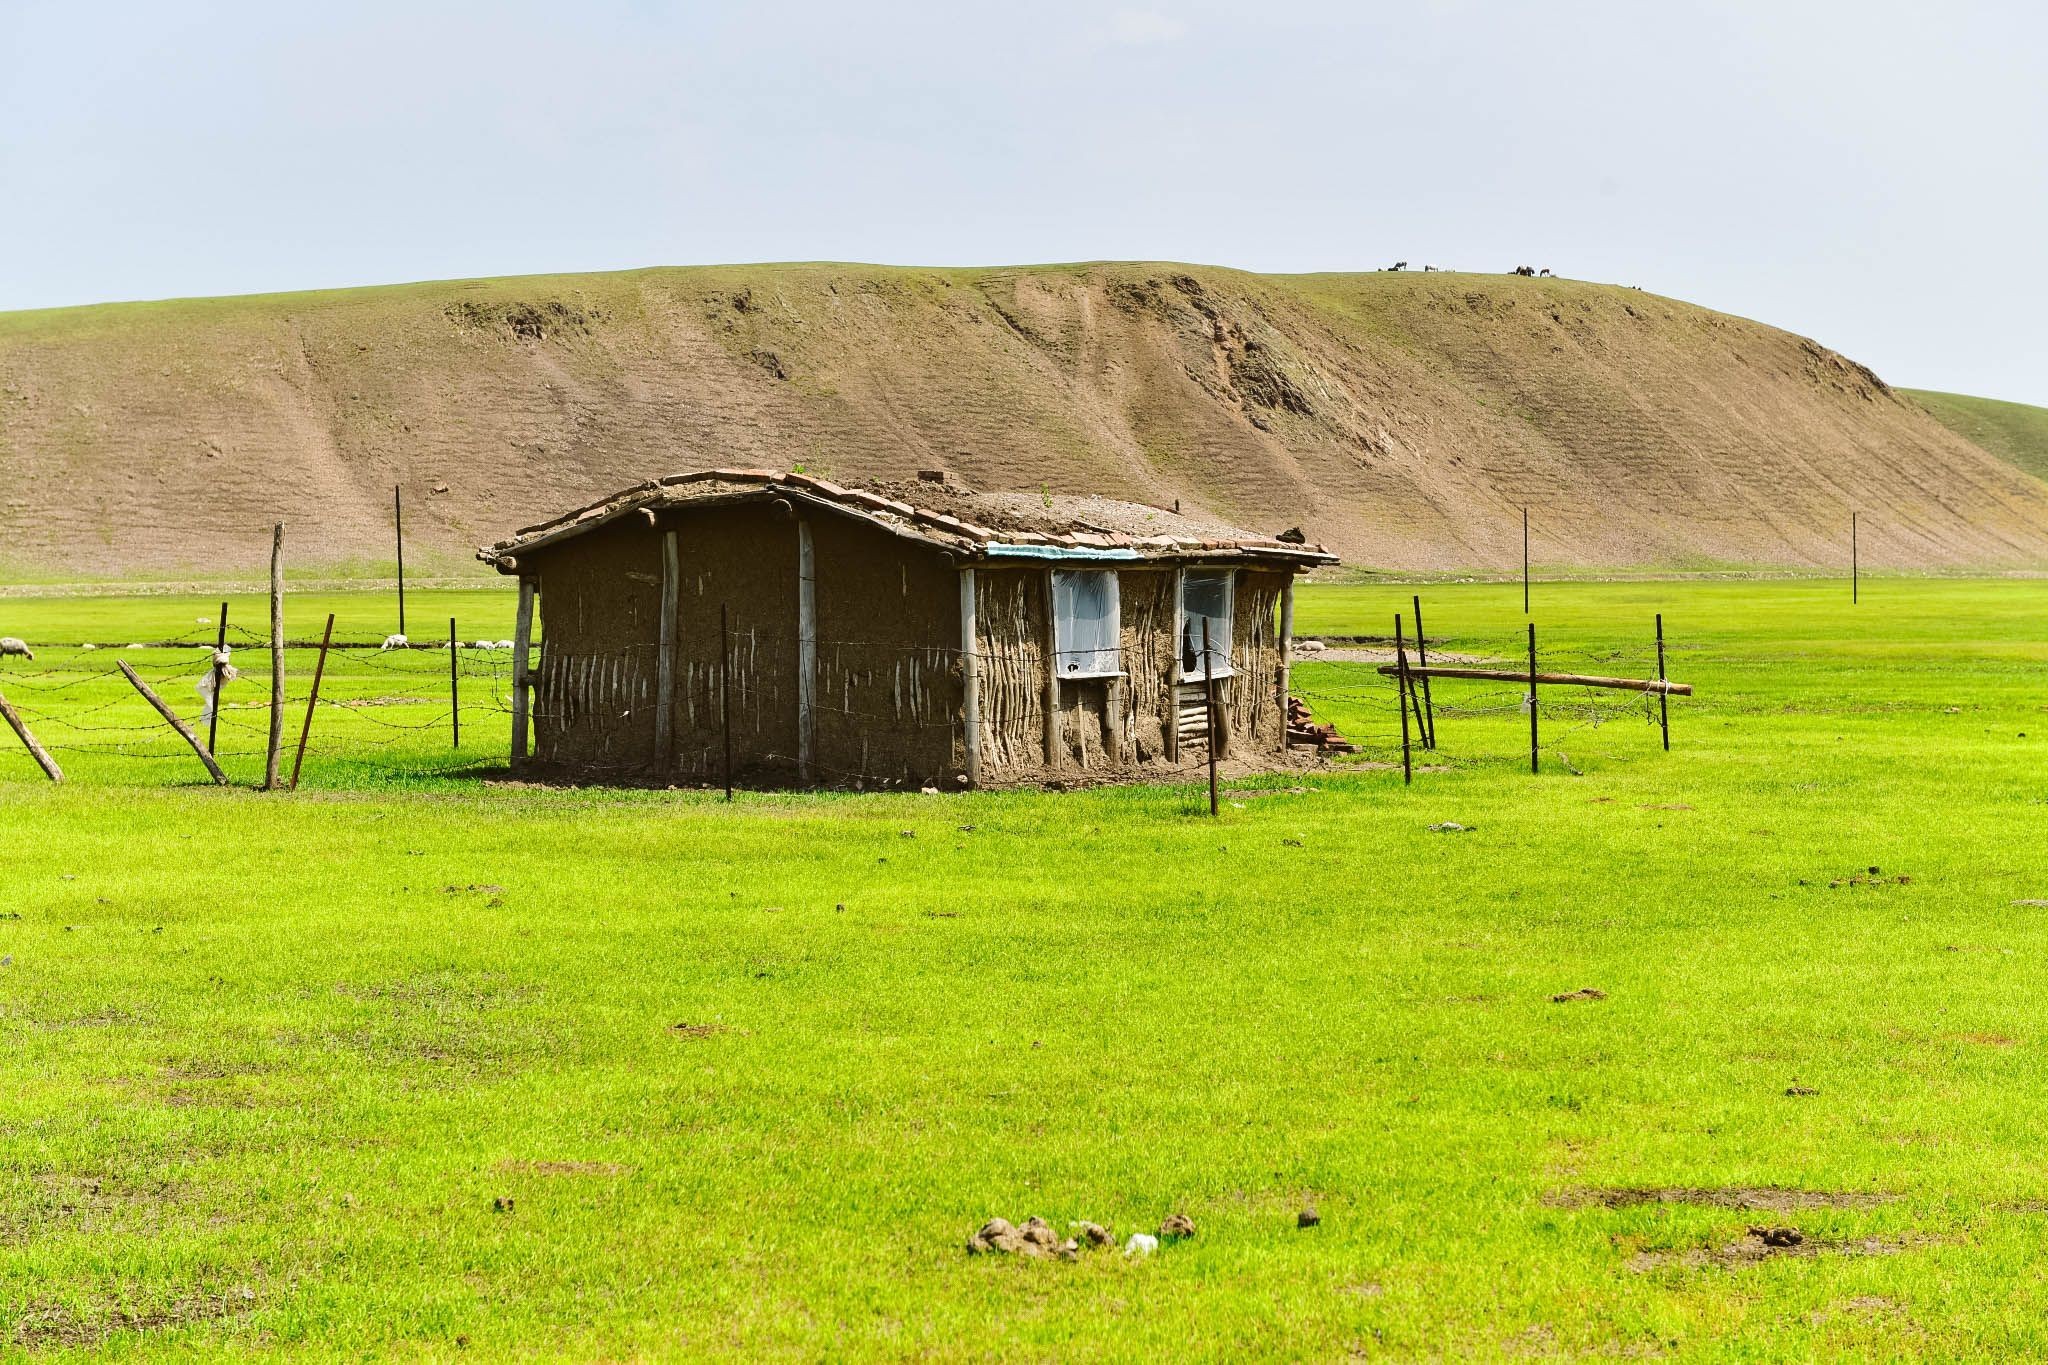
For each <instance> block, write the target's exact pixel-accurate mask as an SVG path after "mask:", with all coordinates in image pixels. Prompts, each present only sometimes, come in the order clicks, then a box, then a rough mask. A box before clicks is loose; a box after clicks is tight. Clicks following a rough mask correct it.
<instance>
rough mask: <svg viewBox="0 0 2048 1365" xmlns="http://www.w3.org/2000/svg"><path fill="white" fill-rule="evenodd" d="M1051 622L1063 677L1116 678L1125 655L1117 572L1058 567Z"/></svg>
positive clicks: (1053, 584) (1056, 657)
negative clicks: (1120, 639)
mask: <svg viewBox="0 0 2048 1365" xmlns="http://www.w3.org/2000/svg"><path fill="white" fill-rule="evenodd" d="M1052 625H1053V649H1054V651H1055V666H1056V671H1057V672H1058V674H1059V676H1060V677H1062V678H1113V677H1115V676H1117V675H1118V674H1119V673H1121V672H1123V656H1122V652H1121V650H1120V649H1119V648H1118V643H1117V634H1118V622H1117V593H1116V575H1115V574H1113V573H1107V572H1104V571H1102V570H1080V569H1055V570H1054V571H1053V575H1052Z"/></svg>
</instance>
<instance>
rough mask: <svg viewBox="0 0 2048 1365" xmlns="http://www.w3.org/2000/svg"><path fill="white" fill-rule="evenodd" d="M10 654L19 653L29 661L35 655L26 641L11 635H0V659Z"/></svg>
mask: <svg viewBox="0 0 2048 1365" xmlns="http://www.w3.org/2000/svg"><path fill="white" fill-rule="evenodd" d="M10 654H19V655H20V656H21V657H22V658H24V659H27V660H29V661H31V662H33V661H34V660H35V657H36V652H35V651H34V650H32V649H30V648H29V647H28V641H26V640H20V639H16V638H15V637H14V636H12V635H0V659H4V658H6V657H7V656H8V655H10Z"/></svg>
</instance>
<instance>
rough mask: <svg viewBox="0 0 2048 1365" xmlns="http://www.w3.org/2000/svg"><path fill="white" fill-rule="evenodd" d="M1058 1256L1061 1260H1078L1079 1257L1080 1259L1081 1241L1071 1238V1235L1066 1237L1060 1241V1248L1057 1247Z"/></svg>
mask: <svg viewBox="0 0 2048 1365" xmlns="http://www.w3.org/2000/svg"><path fill="white" fill-rule="evenodd" d="M1059 1258H1060V1259H1061V1260H1062V1261H1078V1260H1080V1259H1081V1243H1080V1242H1079V1241H1077V1240H1076V1239H1074V1238H1072V1237H1069V1238H1068V1239H1067V1240H1066V1241H1064V1242H1061V1243H1060V1249H1059Z"/></svg>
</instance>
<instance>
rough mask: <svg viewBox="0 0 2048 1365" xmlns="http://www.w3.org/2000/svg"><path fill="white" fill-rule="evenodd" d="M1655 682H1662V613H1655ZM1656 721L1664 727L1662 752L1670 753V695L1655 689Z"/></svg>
mask: <svg viewBox="0 0 2048 1365" xmlns="http://www.w3.org/2000/svg"><path fill="white" fill-rule="evenodd" d="M1657 681H1658V682H1663V681H1664V613H1663V612H1661V611H1660V612H1658V613H1657ZM1657 720H1658V723H1659V724H1661V725H1662V726H1663V727H1664V752H1665V753H1667V754H1668V753H1670V752H1671V694H1670V693H1669V692H1667V691H1665V690H1664V689H1663V688H1661V687H1660V688H1658V689H1657Z"/></svg>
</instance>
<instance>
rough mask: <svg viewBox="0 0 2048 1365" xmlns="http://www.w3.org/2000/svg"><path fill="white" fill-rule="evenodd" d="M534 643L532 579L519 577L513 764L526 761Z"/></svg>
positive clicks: (514, 634)
mask: <svg viewBox="0 0 2048 1365" xmlns="http://www.w3.org/2000/svg"><path fill="white" fill-rule="evenodd" d="M532 644H533V580H532V579H531V578H525V577H522V578H521V579H520V580H519V615H518V617H517V618H516V620H515V622H514V624H513V627H512V766H513V767H515V768H517V767H519V766H520V765H521V764H523V763H525V762H526V717H527V692H528V690H529V689H530V688H531V687H532V686H533V675H532V674H531V673H529V672H528V671H527V668H526V655H527V650H528V648H529V647H530V646H531V645H532Z"/></svg>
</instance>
